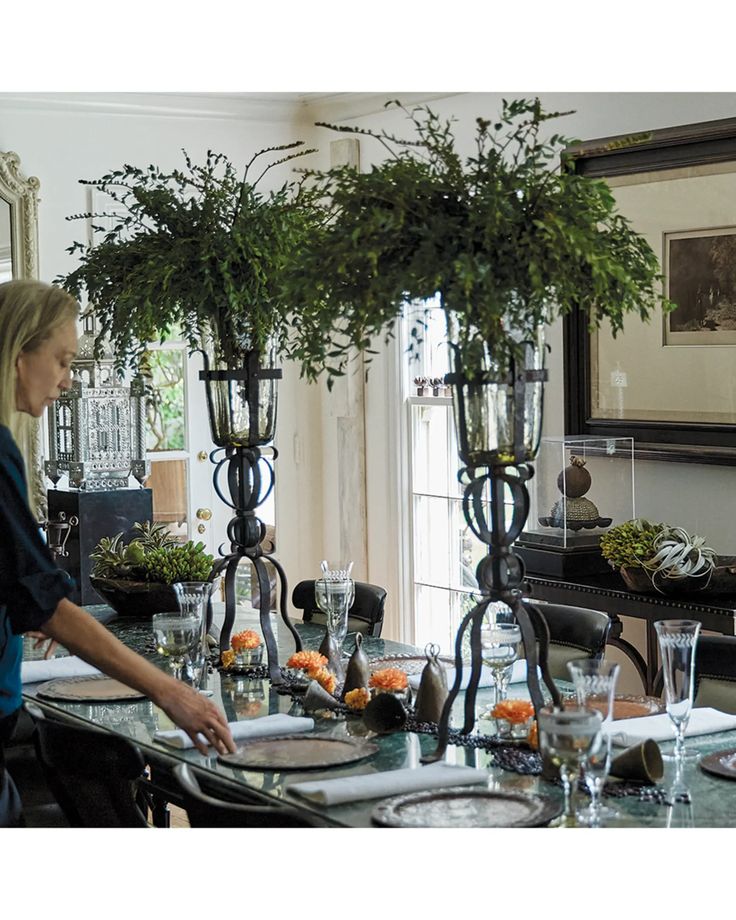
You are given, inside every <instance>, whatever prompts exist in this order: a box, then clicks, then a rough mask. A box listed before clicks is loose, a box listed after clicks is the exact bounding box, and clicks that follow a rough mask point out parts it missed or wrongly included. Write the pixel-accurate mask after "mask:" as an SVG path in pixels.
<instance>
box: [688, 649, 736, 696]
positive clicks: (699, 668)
mask: <svg viewBox="0 0 736 920" xmlns="http://www.w3.org/2000/svg"><path fill="white" fill-rule="evenodd" d="M694 692H695V705H696V706H712V707H713V708H714V709H720V710H721V712H730V713H734V714H736V636H703V635H701V636H699V637H698V644H697V646H696V648H695V691H694Z"/></svg>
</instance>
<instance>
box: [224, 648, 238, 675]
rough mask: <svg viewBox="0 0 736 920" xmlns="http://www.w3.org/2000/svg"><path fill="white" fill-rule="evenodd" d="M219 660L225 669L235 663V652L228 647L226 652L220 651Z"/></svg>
mask: <svg viewBox="0 0 736 920" xmlns="http://www.w3.org/2000/svg"><path fill="white" fill-rule="evenodd" d="M221 660H222V666H223V668H225V670H227V669H228V668H231V667H232V666H233V665H234V664H235V652H234V651H233V650H232V649H231V648H229V649H228V650H227V651H226V652H223V653H222V656H221Z"/></svg>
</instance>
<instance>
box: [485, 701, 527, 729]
mask: <svg viewBox="0 0 736 920" xmlns="http://www.w3.org/2000/svg"><path fill="white" fill-rule="evenodd" d="M491 715H492V716H493V718H494V719H505V720H506V721H507V722H511V723H512V724H513V725H517V724H519V723H522V722H526V721H527V720H528V719H531V718H533V716H534V706H533V705H532V704H531V702H530V701H529V700H501V702H500V703H496V705H495V706H494V707H493V709H492V710H491Z"/></svg>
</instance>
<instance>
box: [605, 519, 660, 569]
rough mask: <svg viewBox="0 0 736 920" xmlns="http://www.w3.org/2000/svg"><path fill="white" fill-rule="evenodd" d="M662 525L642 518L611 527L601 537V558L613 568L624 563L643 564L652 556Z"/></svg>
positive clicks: (617, 567)
mask: <svg viewBox="0 0 736 920" xmlns="http://www.w3.org/2000/svg"><path fill="white" fill-rule="evenodd" d="M663 527H664V524H651V523H650V522H649V521H647V520H645V519H644V518H636V519H634V520H633V521H625V522H624V523H623V524H618V525H617V526H616V527H612V528H611V529H610V530H609V531H608V533H606V534H604V535H603V536H602V537H601V541H600V543H601V552H602V553H603V558H604V559H607V560H608V562H609V563H610V564H611V566H612V567H613V568H615V569H620V568H621V567H622V566H624V565H633V566H643V565H644V563H645V562H646V561H648V560H649V559H651V558H652V557H653V556H654V554H655V552H656V550H655V548H654V540H655V537H657V536H658V535H659V534H660V533H661V532H662V529H663Z"/></svg>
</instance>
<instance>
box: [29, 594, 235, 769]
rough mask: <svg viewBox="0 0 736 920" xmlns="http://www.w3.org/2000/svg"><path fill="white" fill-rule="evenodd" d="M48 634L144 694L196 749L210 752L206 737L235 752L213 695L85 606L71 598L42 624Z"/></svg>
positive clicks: (220, 746)
mask: <svg viewBox="0 0 736 920" xmlns="http://www.w3.org/2000/svg"><path fill="white" fill-rule="evenodd" d="M43 632H44V633H45V634H46V635H47V636H50V637H51V638H52V639H55V640H56V641H57V642H60V643H61V644H62V645H63V646H65V647H66V648H68V649H69V651H71V652H74V654H75V655H79V657H80V658H83V659H84V660H85V661H88V662H89V663H90V664H93V665H94V666H95V667H97V668H99V669H100V670H101V671H104V673H105V674H108V675H109V676H110V677H115V678H117V679H118V680H121V681H123V682H124V683H126V684H128V685H129V686H131V687H134V688H135V689H136V690H140V691H141V693H145V694H146V696H147V697H149V699H151V700H153V702H154V703H156V705H157V706H160V707H161V709H163V710H164V712H165V713H166V714H167V715H168V716H169V718H171V719H172V721H173V722H175V723H176V724H177V725H178V726H179V727H180V728H183V729H184V731H185V732H186V733H187V734H188V735H189V737H190V738H191V739H192V741H193V742H194V743H195V745H196V746H197V748H198V749H199V750H200V751H201V752H202V753H203V754H207V753H209V752H208V750H207V747H206V745H204V744H203V743H202V741H201V739H198V738H197V733H198V732H199V733H201V734H202V735H204V737H205V738H207V740H208V741H209V742H210V743H211V744H212V745H214V747H215V748H216V749H217V751H218V752H219V753H220V754H226V753H227V752H228V751H231V752H234V751H235V750H236V748H235V743H234V742H233V739H232V735H231V734H230V729H229V728H228V725H227V720H226V719H225V716H224V714H223V713H222V712H220V710H219V709H218V708H217V707H216V706H215V705H214V704H213V703H211V702H210V701H209V700H208V699H206V698H205V697H203V696H201V695H200V694H199V693H197V692H196V691H194V690H192V688H191V687H188V686H187V685H186V684H184V683H182V682H181V681H179V680H174V678H173V677H170V676H169V675H168V674H165V673H164V672H163V671H161V670H160V669H159V668H157V667H156V666H155V665H153V664H151V663H150V662H149V661H146V660H145V658H142V657H141V656H140V655H138V654H136V653H135V652H133V651H131V650H130V649H129V648H127V647H126V646H125V645H123V643H122V642H120V641H119V640H118V639H116V638H115V636H113V634H112V633H111V632H110V631H109V630H108V629H105V627H104V626H103V625H102V624H101V623H98V622H97V620H95V618H94V617H93V616H91V615H90V614H89V613H87V611H86V610H83V609H82V608H81V607H77V605H76V604H73V603H72V602H71V601H70V600H67V599H66V598H65V599H63V600H61V601H59V604H58V606H57V608H56V610H55V611H54V613H53V614H52V616H51V617H50V618H49V619H48V620H46V622H45V623H44V624H43Z"/></svg>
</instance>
